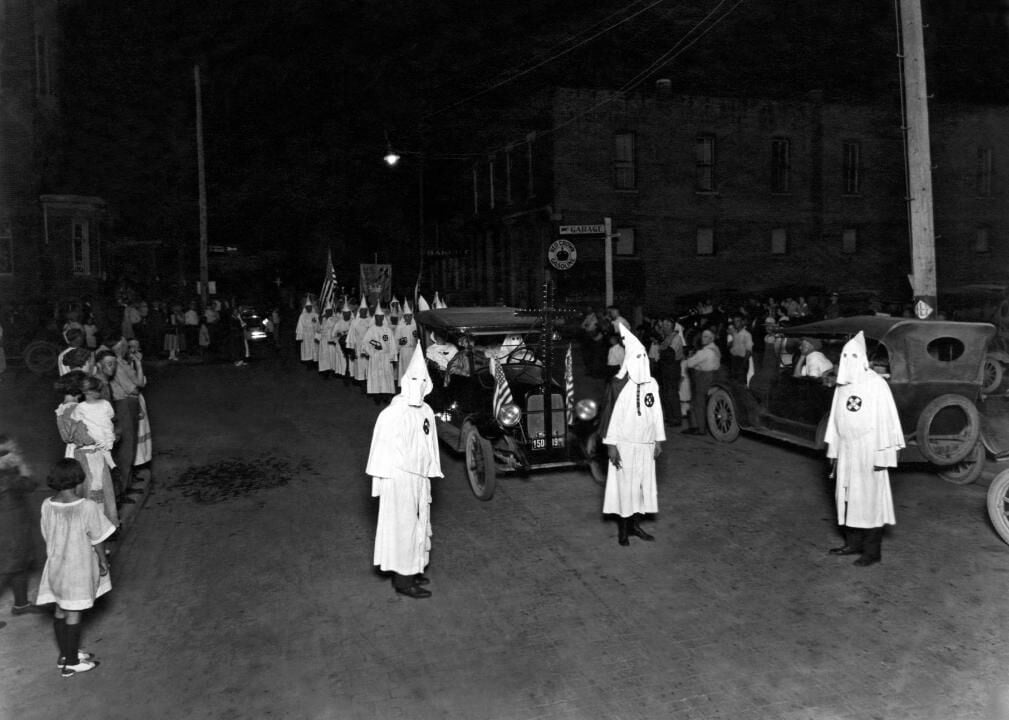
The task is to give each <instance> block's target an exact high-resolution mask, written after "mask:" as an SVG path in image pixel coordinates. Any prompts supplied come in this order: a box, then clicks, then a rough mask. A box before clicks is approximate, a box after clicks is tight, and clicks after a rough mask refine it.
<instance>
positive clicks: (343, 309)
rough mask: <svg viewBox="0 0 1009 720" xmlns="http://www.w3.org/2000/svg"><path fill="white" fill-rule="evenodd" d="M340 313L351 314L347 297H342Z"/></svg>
mask: <svg viewBox="0 0 1009 720" xmlns="http://www.w3.org/2000/svg"><path fill="white" fill-rule="evenodd" d="M340 312H342V313H349V312H352V311H351V309H350V303H349V302H347V296H346V295H344V297H343V307H342V308H340Z"/></svg>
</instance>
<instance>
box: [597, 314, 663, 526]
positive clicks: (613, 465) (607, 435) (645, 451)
mask: <svg viewBox="0 0 1009 720" xmlns="http://www.w3.org/2000/svg"><path fill="white" fill-rule="evenodd" d="M617 328H618V330H619V332H620V336H621V338H622V339H623V344H624V361H623V364H622V365H621V367H620V370H619V371H618V372H617V374H616V376H615V377H614V378H613V379H612V380H611V381H610V383H609V385H608V386H607V388H606V399H605V403H604V407H603V412H602V414H601V416H600V425H599V433H600V435H601V436H602V439H603V444H604V445H606V446H607V447H606V450H607V453H608V455H609V463H608V470H607V473H606V491H605V493H604V495H603V514H605V515H616V516H617V527H618V536H617V540H618V542H619V543H620V544H621V545H628V544H629V540H628V535H634V536H636V537H639V538H641V539H642V540H654V539H655V538H654V537H652V536H651V535H649V534H648V533H646V532H645V531H644V530H642V529H641V527H640V526H639V525H638V515H641V514H644V513H655V512H658V510H659V504H658V492H657V490H656V485H655V458H656V457H658V456H659V454H660V453H661V452H662V445H661V443H662V442H663V441H665V439H666V430H665V425H664V424H663V421H662V403H661V402H659V386H658V383H656V382H655V380H654V379H653V378H652V375H651V371H650V369H649V361H648V351H647V350H646V349H645V346H644V345H642V344H641V342H640V341H639V340H638V339H637V338H636V337H634V334H633V333H632V332H631V331H630V330H629V329H628V328H627V327H626V326H624V325H618V326H617Z"/></svg>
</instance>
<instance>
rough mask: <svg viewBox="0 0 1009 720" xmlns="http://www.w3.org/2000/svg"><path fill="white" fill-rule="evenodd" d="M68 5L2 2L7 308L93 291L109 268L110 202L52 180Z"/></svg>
mask: <svg viewBox="0 0 1009 720" xmlns="http://www.w3.org/2000/svg"><path fill="white" fill-rule="evenodd" d="M61 4H62V3H61V2H59V0H3V1H2V2H0V306H4V307H7V308H9V306H10V305H11V304H40V303H52V302H54V301H56V302H58V301H60V300H61V299H64V298H70V297H74V296H80V295H83V294H90V293H94V292H95V291H96V290H97V288H98V283H99V282H100V277H101V275H102V271H103V263H102V229H103V225H104V218H105V203H104V202H103V201H102V199H101V198H96V197H89V196H81V195H75V194H72V193H67V192H65V190H67V189H65V188H57V187H55V181H54V179H53V178H54V177H55V176H56V175H57V172H56V171H57V168H58V164H59V162H60V150H59V148H60V142H59V134H60V128H59V121H60V106H59V95H58V90H59V86H58V76H59V73H58V68H59V63H60V53H59V49H60V23H59V9H60V6H61ZM6 317H7V316H6V315H0V320H2V319H4V318H6ZM8 334H9V327H8Z"/></svg>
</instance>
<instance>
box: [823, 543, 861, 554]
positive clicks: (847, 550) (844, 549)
mask: <svg viewBox="0 0 1009 720" xmlns="http://www.w3.org/2000/svg"><path fill="white" fill-rule="evenodd" d="M827 552H828V553H830V554H831V555H858V554H860V553H861V552H862V551H861V550H860V549H858V548H853V547H851V546H850V545H843V546H841V547H836V548H831V549H830V550H828V551H827Z"/></svg>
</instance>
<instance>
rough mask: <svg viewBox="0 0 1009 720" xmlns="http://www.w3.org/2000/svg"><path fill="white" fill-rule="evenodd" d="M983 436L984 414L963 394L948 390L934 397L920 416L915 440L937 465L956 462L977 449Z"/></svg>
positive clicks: (923, 452)
mask: <svg viewBox="0 0 1009 720" xmlns="http://www.w3.org/2000/svg"><path fill="white" fill-rule="evenodd" d="M980 437H981V416H980V413H978V411H977V407H976V406H975V405H974V403H973V402H972V401H970V400H968V399H967V398H965V397H964V396H963V395H955V394H953V393H947V394H945V395H940V396H939V397H937V398H935V399H933V400H932V401H931V402H930V403H929V404H928V405H926V406H925V408H924V409H923V410H922V411H921V414H920V415H919V416H918V425H917V426H916V428H915V441H916V442H917V443H918V449H919V450H920V451H921V454H922V455H923V456H924V457H925V459H926V460H928V461H929V462H930V463H933V464H935V465H940V466H944V465H955V464H956V463H958V462H960V461H961V460H963V459H964V458H966V457H967V456H968V455H970V453H971V451H972V450H973V449H974V445H976V444H977V441H978V439H979V438H980Z"/></svg>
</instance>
